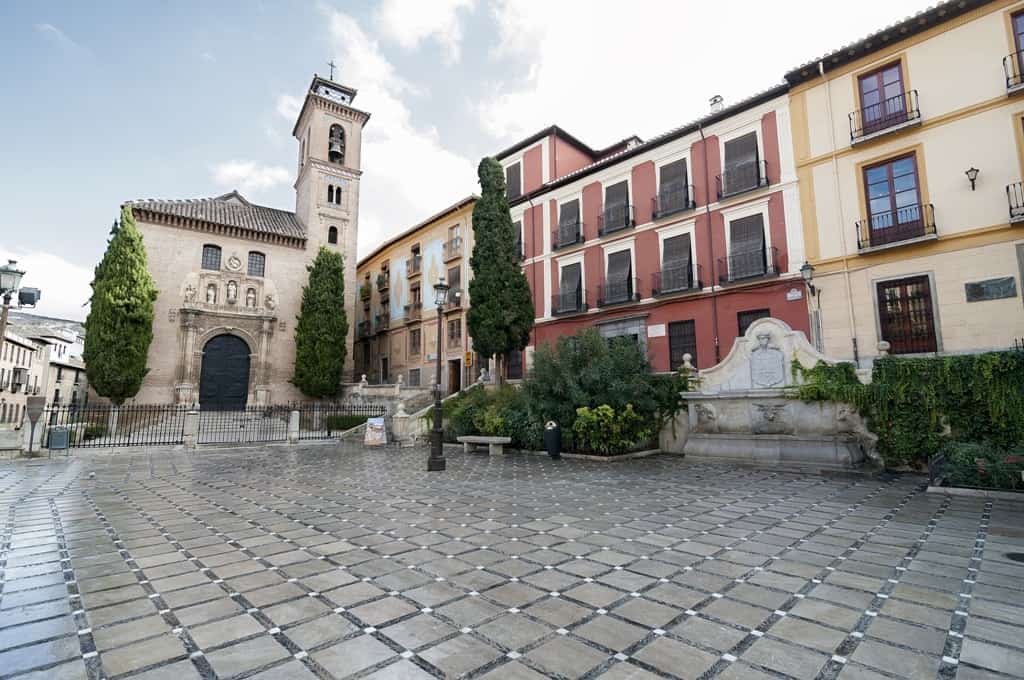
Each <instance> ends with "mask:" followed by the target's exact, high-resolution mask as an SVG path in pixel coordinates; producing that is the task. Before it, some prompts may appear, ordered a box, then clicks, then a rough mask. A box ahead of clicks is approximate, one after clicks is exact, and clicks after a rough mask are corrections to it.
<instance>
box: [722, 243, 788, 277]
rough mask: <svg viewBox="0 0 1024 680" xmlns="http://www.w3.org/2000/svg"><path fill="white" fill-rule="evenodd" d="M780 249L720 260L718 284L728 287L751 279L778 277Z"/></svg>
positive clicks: (729, 256) (754, 251) (740, 254)
mask: <svg viewBox="0 0 1024 680" xmlns="http://www.w3.org/2000/svg"><path fill="white" fill-rule="evenodd" d="M778 258H779V249H778V248H762V249H761V250H753V251H750V252H745V253H733V254H732V255H728V256H726V257H720V258H718V283H719V284H721V285H723V286H726V285H728V284H730V283H740V282H742V281H747V280H750V279H760V278H766V277H769V276H777V275H778V273H779V265H778Z"/></svg>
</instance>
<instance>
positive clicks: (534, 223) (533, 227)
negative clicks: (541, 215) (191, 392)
mask: <svg viewBox="0 0 1024 680" xmlns="http://www.w3.org/2000/svg"><path fill="white" fill-rule="evenodd" d="M526 202H527V203H529V204H530V233H531V234H533V243H534V244H536V243H537V218H536V217H534V214H533V193H532V192H531V193H529V194H526ZM541 224H544V221H543V220H541ZM524 236H525V233H524ZM540 238H541V241H540V242H541V249H540V250H541V255H543V254H544V248H543V244H544V234H541V235H540ZM522 245H523V259H524V260H525V259H526V239H525V238H524V239H523V244H522ZM542 259H543V258H542ZM549 264H550V263H545V264H544V265H543V266H545V267H546V266H549ZM531 278H532V279H533V294H534V295H536V294H537V263H536V262H534V264H533V271H532V272H531ZM544 295H546V293H542V294H541V297H540V304H541V309H543V308H544ZM534 313H535V314H536V311H534ZM530 335H531V336H532V337H533V347H534V349H536V348H537V324H536V322H535V323H534V324H533V325H532V326H530ZM523 370H524V372H525V370H526V356H525V353H524V356H523Z"/></svg>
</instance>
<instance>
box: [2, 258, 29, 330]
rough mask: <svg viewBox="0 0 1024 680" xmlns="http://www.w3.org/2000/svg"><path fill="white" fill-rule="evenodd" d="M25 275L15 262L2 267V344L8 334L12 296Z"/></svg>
mask: <svg viewBox="0 0 1024 680" xmlns="http://www.w3.org/2000/svg"><path fill="white" fill-rule="evenodd" d="M24 275H25V272H24V270H21V269H18V263H17V262H16V261H15V260H7V264H5V265H0V295H3V297H4V308H3V312H0V344H3V339H4V338H5V337H6V336H5V335H4V334H5V333H6V332H7V311H8V310H9V309H10V308H11V296H12V295H14V293H15V291H17V290H18V287H19V286H21V277H22V276H24Z"/></svg>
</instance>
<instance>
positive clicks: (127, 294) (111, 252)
mask: <svg viewBox="0 0 1024 680" xmlns="http://www.w3.org/2000/svg"><path fill="white" fill-rule="evenodd" d="M156 295H157V291H156V286H155V285H154V283H153V277H151V276H150V274H149V269H148V267H147V266H146V249H145V247H144V246H143V243H142V234H141V233H140V232H139V230H138V228H136V226H135V217H134V216H133V215H132V209H131V207H130V206H127V205H126V206H123V207H122V208H121V220H120V223H118V222H115V223H114V226H113V228H112V229H111V230H110V240H109V241H108V242H107V252H106V253H104V255H103V259H102V260H101V261H100V263H99V264H98V265H96V269H95V270H94V272H93V282H92V298H91V300H90V302H91V305H90V308H89V315H88V316H87V317H86V319H85V349H84V351H83V354H82V358H83V359H84V360H85V374H86V376H87V377H88V378H89V384H90V385H92V387H93V388H94V389H95V390H96V393H97V394H99V395H100V396H103V397H106V398H108V399H110V400H111V401H112V402H114V403H115V404H118V405H120V404H122V403H124V400H125V399H129V398H131V397H134V396H135V395H136V393H138V391H139V388H140V387H142V379H143V378H145V377H146V373H148V372H149V369H148V368H146V358H147V355H148V354H149V345H150V343H151V342H152V341H153V302H154V301H155V300H156Z"/></svg>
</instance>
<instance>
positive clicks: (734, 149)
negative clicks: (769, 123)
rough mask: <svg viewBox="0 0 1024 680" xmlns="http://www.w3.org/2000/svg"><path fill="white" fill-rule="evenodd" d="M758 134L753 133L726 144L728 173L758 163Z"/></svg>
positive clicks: (726, 167)
mask: <svg viewBox="0 0 1024 680" xmlns="http://www.w3.org/2000/svg"><path fill="white" fill-rule="evenodd" d="M757 160H758V159H757V133H756V132H751V133H749V134H746V135H743V136H742V137H738V138H736V139H730V140H729V141H728V142H726V143H725V169H726V171H728V170H731V169H733V168H736V167H738V166H741V165H746V164H748V163H756V162H757Z"/></svg>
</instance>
